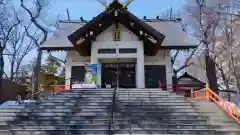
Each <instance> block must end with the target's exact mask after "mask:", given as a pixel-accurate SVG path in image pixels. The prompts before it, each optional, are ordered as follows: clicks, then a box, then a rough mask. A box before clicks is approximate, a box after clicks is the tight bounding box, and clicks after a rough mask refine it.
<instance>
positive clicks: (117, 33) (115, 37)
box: [113, 29, 121, 41]
mask: <svg viewBox="0 0 240 135" xmlns="http://www.w3.org/2000/svg"><path fill="white" fill-rule="evenodd" d="M113 40H114V41H120V40H121V39H120V29H115V30H113Z"/></svg>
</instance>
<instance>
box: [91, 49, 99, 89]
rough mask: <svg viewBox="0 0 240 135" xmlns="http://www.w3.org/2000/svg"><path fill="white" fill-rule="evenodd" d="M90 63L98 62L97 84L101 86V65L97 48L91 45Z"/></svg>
mask: <svg viewBox="0 0 240 135" xmlns="http://www.w3.org/2000/svg"><path fill="white" fill-rule="evenodd" d="M91 64H98V66H97V82H96V83H97V86H101V65H100V64H99V60H98V50H97V48H95V47H94V45H92V48H91Z"/></svg>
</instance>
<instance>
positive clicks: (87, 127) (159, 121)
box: [0, 89, 240, 135]
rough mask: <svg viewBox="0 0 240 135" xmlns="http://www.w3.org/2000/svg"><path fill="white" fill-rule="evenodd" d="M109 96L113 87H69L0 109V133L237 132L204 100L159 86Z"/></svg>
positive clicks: (150, 134)
mask: <svg viewBox="0 0 240 135" xmlns="http://www.w3.org/2000/svg"><path fill="white" fill-rule="evenodd" d="M113 95H114V90H113V89H87V90H71V91H67V92H62V93H59V94H57V95H54V96H48V97H44V98H41V99H40V100H39V101H38V102H36V103H32V104H30V105H28V106H27V107H25V108H23V107H22V108H21V107H20V108H8V109H3V108H1V109H0V117H1V118H0V121H1V122H0V123H1V125H0V135H109V134H112V135H120V134H121V135H123V134H125V135H130V134H131V135H134V134H135V135H137V134H142V135H143V134H145V135H179V134H182V135H198V134H199V135H239V134H240V130H239V129H238V125H236V124H235V123H234V122H233V121H231V120H230V119H227V120H226V121H228V122H229V121H231V122H232V124H233V125H234V124H235V126H233V125H232V126H228V127H225V124H223V123H224V122H226V121H221V122H216V123H213V122H212V121H215V119H216V120H219V119H220V118H221V117H224V116H225V115H224V114H223V115H215V109H214V110H213V109H212V110H211V109H205V110H204V109H199V108H200V107H202V106H203V105H204V104H197V102H196V103H195V102H192V101H191V102H190V101H188V100H187V99H186V98H184V96H182V95H177V94H175V93H170V92H168V91H161V90H160V89H118V90H117V91H116V98H113ZM113 101H114V102H113ZM113 103H115V104H113ZM205 104H206V103H205ZM210 108H211V107H210ZM200 110H201V111H200ZM112 112H113V113H112ZM111 114H112V117H111ZM214 117H216V118H215V119H214ZM210 118H211V119H210ZM211 120H212V121H211ZM109 129H110V130H109Z"/></svg>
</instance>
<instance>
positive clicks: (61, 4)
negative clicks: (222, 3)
mask: <svg viewBox="0 0 240 135" xmlns="http://www.w3.org/2000/svg"><path fill="white" fill-rule="evenodd" d="M106 1H109V0H106ZM185 2H186V0H134V1H133V2H132V3H131V5H130V6H129V10H130V11H131V12H132V13H133V14H135V15H136V16H138V17H143V16H147V17H149V18H155V17H156V16H157V15H160V14H161V13H162V12H163V11H166V10H167V9H169V8H170V7H172V8H173V10H174V11H177V10H179V9H181V8H182V6H183V5H184V4H185ZM67 8H68V9H69V11H70V16H71V19H79V18H80V16H83V17H84V18H85V19H87V20H89V19H92V17H93V16H96V15H98V14H99V13H100V12H101V11H103V10H104V7H103V6H102V5H101V4H100V3H99V2H97V0H57V2H54V3H53V4H52V8H51V12H50V13H54V14H55V15H60V18H61V19H67V14H66V9H67ZM49 15H50V14H49Z"/></svg>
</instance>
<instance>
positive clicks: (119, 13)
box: [68, 1, 165, 53]
mask: <svg viewBox="0 0 240 135" xmlns="http://www.w3.org/2000/svg"><path fill="white" fill-rule="evenodd" d="M115 23H121V24H123V25H124V26H125V27H127V28H128V29H129V30H131V31H132V32H133V33H134V34H135V35H137V36H138V37H139V39H141V40H143V41H144V42H146V43H147V44H150V45H151V46H148V49H147V50H148V51H150V52H151V53H153V52H152V51H156V50H158V49H159V48H160V45H161V43H162V42H163V40H164V38H165V36H164V35H163V34H162V33H160V32H158V31H157V30H155V29H154V28H152V27H151V26H149V25H148V24H146V23H145V22H143V21H142V20H141V19H139V18H137V17H136V16H134V15H133V14H132V13H130V12H129V11H128V10H127V9H126V8H124V7H123V5H121V4H120V3H119V2H118V1H114V2H112V3H111V4H110V5H109V7H108V8H107V9H106V10H105V11H103V12H102V13H100V14H99V15H98V16H97V17H95V18H94V19H92V20H91V21H89V22H88V23H87V24H85V25H84V26H83V27H81V28H79V29H78V30H77V31H75V32H73V33H72V34H71V35H69V36H68V39H69V40H70V42H71V43H72V44H73V45H74V47H75V48H77V50H88V51H89V49H91V42H92V41H94V40H95V38H96V36H98V35H99V34H100V33H101V32H103V31H104V30H105V29H107V28H108V27H109V26H111V25H112V24H115ZM79 39H83V40H82V42H78V41H79ZM153 41H155V42H153ZM156 48H157V49H156ZM80 53H84V52H80ZM155 53H156V52H155Z"/></svg>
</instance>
